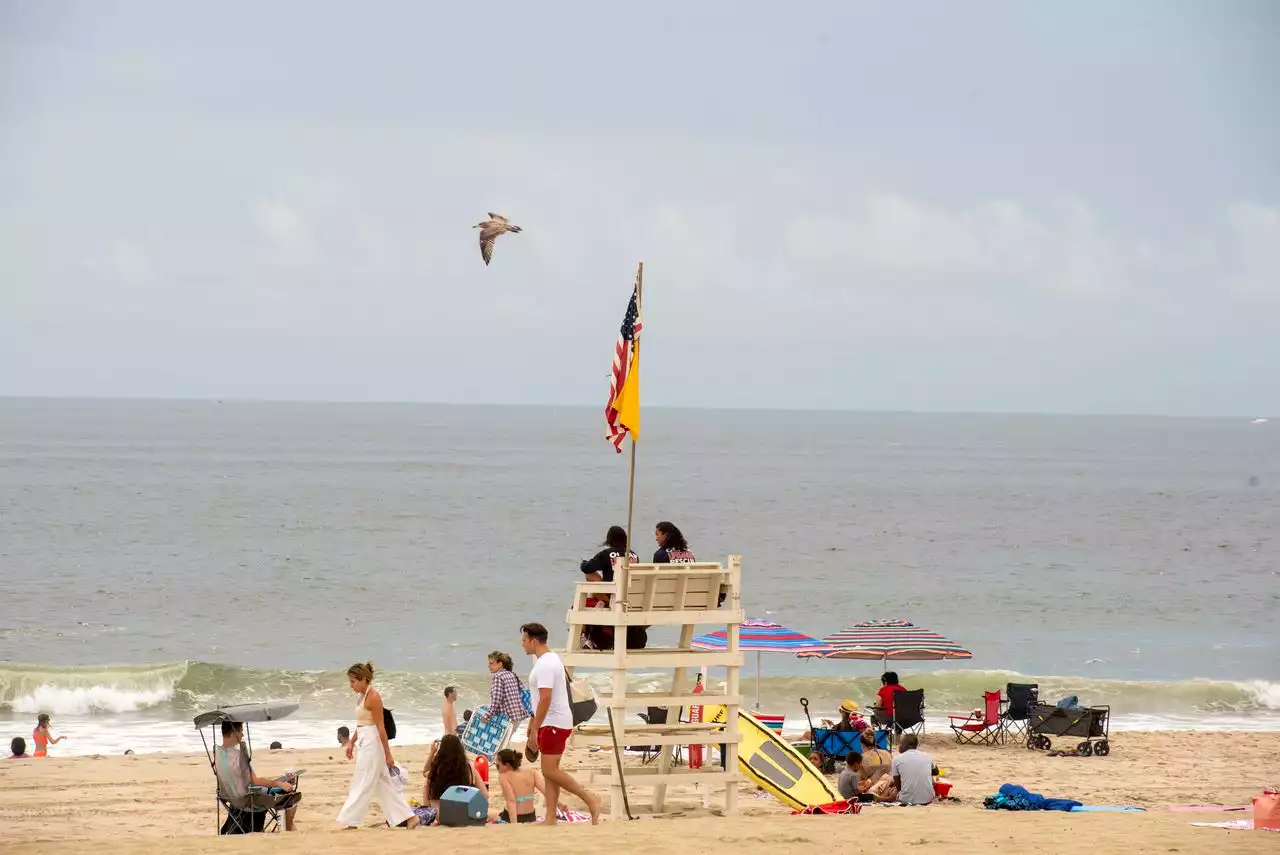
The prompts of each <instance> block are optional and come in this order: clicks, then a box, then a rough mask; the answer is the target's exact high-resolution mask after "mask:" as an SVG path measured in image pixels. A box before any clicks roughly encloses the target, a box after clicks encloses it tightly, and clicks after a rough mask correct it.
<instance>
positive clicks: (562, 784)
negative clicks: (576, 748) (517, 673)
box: [520, 623, 600, 825]
mask: <svg viewBox="0 0 1280 855" xmlns="http://www.w3.org/2000/svg"><path fill="white" fill-rule="evenodd" d="M520 645H521V646H522V647H523V648H524V652H525V653H528V654H531V655H532V656H534V657H536V658H537V661H536V662H535V663H534V665H533V671H531V672H530V674H529V689H530V690H531V691H532V693H533V717H532V718H530V719H529V736H528V739H529V742H531V743H533V744H535V745H537V746H538V750H539V751H540V752H542V777H543V778H545V779H546V782H547V791H546V792H545V793H544V795H545V796H546V799H547V816H546V819H545V820H544V822H545V824H547V825H554V824H555V822H556V813H555V811H556V805H558V804H560V791H561V790H568V791H569V792H571V793H573V794H574V795H575V796H577V797H578V798H580V799H582V800H583V801H584V802H586V803H587V809H588V810H590V811H591V823H592V825H595V824H597V823H599V822H600V798H599V796H594V795H592V794H591V793H588V792H587V791H586V790H585V789H583V787H582V785H581V784H579V783H578V782H577V781H575V780H574V779H573V777H572V776H571V775H569V773H567V772H565V771H564V770H563V769H561V768H560V760H561V758H562V757H563V756H564V749H565V745H567V744H568V742H569V734H570V733H572V732H573V710H572V709H571V708H570V707H569V680H568V675H567V674H566V673H565V670H564V662H562V661H561V659H560V657H559V656H557V655H556V654H554V653H552V652H551V651H550V650H549V649H548V648H547V628H546V627H545V626H543V625H542V624H540V623H526V624H525V625H524V626H522V627H520Z"/></svg>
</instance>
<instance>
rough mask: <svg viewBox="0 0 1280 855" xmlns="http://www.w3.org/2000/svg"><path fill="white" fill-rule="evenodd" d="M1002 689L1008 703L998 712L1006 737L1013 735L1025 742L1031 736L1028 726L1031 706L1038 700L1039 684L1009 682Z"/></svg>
mask: <svg viewBox="0 0 1280 855" xmlns="http://www.w3.org/2000/svg"><path fill="white" fill-rule="evenodd" d="M1004 691H1005V697H1006V698H1008V699H1009V705H1008V706H1007V707H1006V708H1005V711H1004V712H1002V713H1001V714H1000V719H1001V721H1002V722H1003V723H1004V732H1005V735H1006V738H1008V736H1015V737H1016V738H1017V739H1018V741H1020V742H1026V741H1027V739H1028V738H1029V737H1030V736H1031V730H1030V728H1029V726H1028V720H1029V719H1030V718H1031V707H1032V706H1034V705H1035V704H1037V703H1039V702H1040V686H1039V684H1037V683H1009V684H1008V685H1007V686H1005V687H1004Z"/></svg>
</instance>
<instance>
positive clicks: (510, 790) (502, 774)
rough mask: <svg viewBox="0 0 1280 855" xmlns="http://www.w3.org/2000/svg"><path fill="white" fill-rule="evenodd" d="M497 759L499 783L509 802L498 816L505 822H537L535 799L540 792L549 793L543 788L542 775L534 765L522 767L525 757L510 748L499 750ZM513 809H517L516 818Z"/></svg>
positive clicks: (503, 794) (503, 795)
mask: <svg viewBox="0 0 1280 855" xmlns="http://www.w3.org/2000/svg"><path fill="white" fill-rule="evenodd" d="M496 759H497V761H498V773H499V777H498V783H499V784H501V785H502V798H503V799H504V800H505V801H506V803H507V807H506V808H505V809H503V811H502V813H501V814H499V815H498V818H499V819H501V820H502V821H503V822H515V823H523V822H537V821H538V814H537V805H536V802H535V800H536V799H537V798H538V793H542V795H543V796H544V797H545V796H546V794H547V791H546V790H545V789H544V788H543V787H544V784H543V781H542V775H541V774H540V773H539V772H538V770H537V769H534V768H533V767H532V766H526V767H524V768H523V769H522V768H520V764H521V762H522V760H523V758H522V757H521V756H520V754H519V753H518V752H516V751H513V750H512V749H510V748H504V749H502V750H501V751H499V752H498V755H497V758H496ZM511 810H515V813H516V816H515V819H514V820H513V819H512V818H511V813H510V812H511Z"/></svg>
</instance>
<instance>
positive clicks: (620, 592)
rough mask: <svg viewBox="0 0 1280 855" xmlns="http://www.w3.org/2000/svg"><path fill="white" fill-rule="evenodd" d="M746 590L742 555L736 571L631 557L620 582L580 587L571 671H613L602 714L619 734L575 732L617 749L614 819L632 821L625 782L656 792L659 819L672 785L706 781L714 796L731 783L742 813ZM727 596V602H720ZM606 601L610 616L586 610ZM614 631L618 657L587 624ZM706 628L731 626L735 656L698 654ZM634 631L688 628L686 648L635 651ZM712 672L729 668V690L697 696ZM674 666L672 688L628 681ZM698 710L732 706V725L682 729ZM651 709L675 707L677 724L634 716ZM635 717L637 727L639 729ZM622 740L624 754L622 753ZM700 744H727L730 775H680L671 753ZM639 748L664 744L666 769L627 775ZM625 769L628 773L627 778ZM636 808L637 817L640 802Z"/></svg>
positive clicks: (572, 618) (578, 741)
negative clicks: (591, 601) (697, 682)
mask: <svg viewBox="0 0 1280 855" xmlns="http://www.w3.org/2000/svg"><path fill="white" fill-rule="evenodd" d="M741 588H742V557H741V556H739V555H730V556H729V560H728V565H727V566H725V565H721V564H719V563H717V562H697V563H690V564H638V563H637V564H629V565H628V564H627V563H626V561H625V559H619V560H617V561H615V563H614V581H613V582H579V583H577V591H576V594H575V596H574V602H573V607H572V608H571V609H570V610H569V614H568V623H569V645H568V650H567V651H566V652H565V654H564V655H563V658H564V663H565V667H566V668H568V669H569V672H570V673H571V674H572V673H573V671H574V670H575V669H595V670H607V671H609V672H611V673H612V676H613V681H612V691H611V694H609V695H608V696H603V695H602V696H600V697H599V703H600V707H601V710H605V709H607V710H610V711H612V713H613V724H614V729H613V733H612V734H611V733H610V729H609V726H608V725H592V724H586V725H581V726H579V727H578V728H576V729H575V732H574V737H573V741H574V744H575V745H580V746H601V747H605V746H607V747H608V748H609V749H610V751H611V756H610V761H611V762H610V773H609V775H608V777H607V781H608V785H609V797H610V798H609V800H610V814H611V816H612V817H613V818H614V819H619V818H623V817H625V813H624V810H623V800H622V783H621V782H622V780H623V778H625V782H626V788H627V794H628V797H629V798H630V796H631V794H632V793H633V792H634V791H635V790H636V789H640V788H645V787H652V788H653V812H654V813H656V814H661V813H662V812H663V811H664V809H665V806H666V795H667V785H668V784H702V783H705V784H707V785H708V789H709V788H710V787H711V786H714V785H716V784H722V785H723V786H724V811H725V813H726V814H732V813H735V812H736V811H737V807H738V784H739V783H740V782H741V780H742V776H741V774H740V773H739V772H738V742H739V740H740V737H739V733H738V711H739V709H741V706H742V697H741V694H740V691H739V684H738V671H739V668H740V667H741V666H742V652H741V651H740V650H739V649H738V625H739V624H740V623H742V620H743V614H742V602H741ZM722 593H723V594H724V604H723V605H720V595H721V594H722ZM598 594H608V595H609V597H610V605H609V608H608V610H604V609H599V608H592V609H589V608H587V607H586V600H587V598H588V597H589V596H591V595H598ZM609 625H612V626H613V637H614V642H615V643H614V649H613V650H588V649H585V648H583V646H582V641H581V639H582V630H583V627H586V626H609ZM702 625H712V626H713V627H714V628H715V629H720V628H723V629H724V630H725V631H726V633H727V635H728V642H729V644H728V647H727V649H725V650H695V649H694V648H693V646H692V641H693V638H694V635H695V633H694V627H697V626H702ZM631 626H648V627H652V628H655V629H660V628H663V627H669V626H671V627H679V628H680V635H679V641H678V642H677V644H676V646H675V647H646V648H645V649H644V650H627V646H626V639H627V627H631ZM707 631H713V630H707ZM703 666H705V667H708V668H724V669H725V670H726V679H725V683H724V689H723V691H719V692H717V691H713V690H711V688H710V687H705V691H704V692H703V693H702V694H699V695H695V694H693V683H694V675H696V674H697V672H698V670H699V668H701V667H703ZM666 668H671V669H672V677H671V690H670V691H668V692H662V691H659V692H637V693H631V692H628V690H627V678H628V676H630V675H639V674H646V675H652V674H653V672H655V671H659V670H662V669H666ZM692 704H703V705H712V704H723V705H724V706H725V718H724V720H723V722H722V723H719V724H717V723H712V722H704V723H698V724H688V723H684V724H682V723H680V720H679V719H680V711H681V709H682V708H685V707H688V706H690V705H692ZM648 707H665V708H666V709H667V723H665V724H644V723H642V721H640V720H638V719H639V717H638V716H636V715H635V714H634V713H633V712H632V711H635V710H644V709H646V708H648ZM629 713H631V714H630V715H629ZM633 718H634V719H637V720H636V721H634V722H633ZM615 739H616V740H617V744H616V747H617V749H618V750H617V752H616V753H615V752H613V748H614V747H615V743H614V740H615ZM698 743H704V744H720V743H723V744H724V746H725V748H724V751H725V764H724V769H721V768H720V767H719V766H718V765H713V766H710V767H704V768H702V769H699V770H690V769H687V768H686V769H674V768H672V762H671V754H672V751H671V746H675V745H689V744H698ZM629 744H636V745H657V746H662V754H661V758H660V760H659V761H658V764H657V767H656V768H640V767H628V768H626V769H625V770H619V769H618V764H617V762H616V761H615V760H614V759H613V758H614V757H618V756H622V751H623V750H624V746H627V745H629ZM620 771H624V772H625V774H624V775H623V776H620V774H619V772H620ZM631 804H632V806H633V813H634V812H635V811H634V804H635V803H634V801H632V802H631Z"/></svg>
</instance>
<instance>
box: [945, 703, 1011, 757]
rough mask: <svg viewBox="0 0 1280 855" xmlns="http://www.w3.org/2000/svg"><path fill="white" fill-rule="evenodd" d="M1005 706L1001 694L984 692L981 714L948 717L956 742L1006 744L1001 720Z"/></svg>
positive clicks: (964, 743)
mask: <svg viewBox="0 0 1280 855" xmlns="http://www.w3.org/2000/svg"><path fill="white" fill-rule="evenodd" d="M1004 704H1005V701H1004V699H1003V698H1001V697H1000V692H998V691H996V692H983V693H982V706H983V710H982V713H981V714H977V713H974V714H971V715H966V716H960V715H952V716H947V718H949V719H951V721H950V724H951V731H952V732H953V733H954V734H955V735H956V742H958V743H960V744H962V745H996V744H998V743H1002V742H1004V726H1003V723H1002V721H1001V718H1000V713H1001V712H1002V711H1003V710H1002V707H1003V705H1004Z"/></svg>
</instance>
